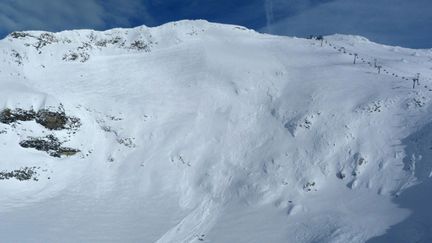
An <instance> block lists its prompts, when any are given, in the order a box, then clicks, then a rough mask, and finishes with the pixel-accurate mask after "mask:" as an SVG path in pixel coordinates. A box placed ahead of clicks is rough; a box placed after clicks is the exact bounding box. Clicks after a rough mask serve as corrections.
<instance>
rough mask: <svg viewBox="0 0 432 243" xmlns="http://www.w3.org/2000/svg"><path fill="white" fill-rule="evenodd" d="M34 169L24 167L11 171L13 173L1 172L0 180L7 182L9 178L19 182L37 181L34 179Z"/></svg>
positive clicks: (35, 173)
mask: <svg viewBox="0 0 432 243" xmlns="http://www.w3.org/2000/svg"><path fill="white" fill-rule="evenodd" d="M35 169H36V167H32V168H30V167H24V168H21V169H19V170H13V171H9V172H8V171H1V172H0V180H9V179H11V178H15V179H17V180H19V181H27V180H31V179H33V180H35V181H37V180H38V179H37V178H36V175H37V172H36V170H35Z"/></svg>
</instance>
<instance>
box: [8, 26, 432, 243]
mask: <svg viewBox="0 0 432 243" xmlns="http://www.w3.org/2000/svg"><path fill="white" fill-rule="evenodd" d="M341 47H344V48H345V49H341ZM0 53H1V56H0V112H1V113H0V121H2V122H0V141H1V143H0V154H1V158H0V172H1V173H0V179H1V180H0V195H2V196H1V197H0V218H1V219H2V220H0V234H1V235H2V237H1V241H4V242H248V243H250V242H365V241H367V240H369V239H372V242H374V241H376V242H419V241H420V242H427V241H428V240H430V239H431V237H432V233H431V231H430V228H431V227H432V216H431V213H429V211H430V210H428V208H427V207H428V206H427V205H428V204H429V205H430V203H431V201H432V200H431V198H430V197H429V196H428V193H429V192H430V191H429V192H428V190H430V189H432V188H431V186H430V184H431V181H430V176H431V172H432V162H431V158H432V157H431V156H432V150H431V146H432V144H431V143H432V130H431V128H430V127H431V122H430V121H431V115H430V114H431V113H430V111H431V108H432V107H431V95H432V89H431V88H432V80H431V78H432V50H410V49H404V48H399V47H388V46H383V45H379V44H376V43H372V42H370V41H368V40H366V39H364V38H361V37H355V36H340V35H335V36H329V37H326V38H325V41H323V43H322V46H321V42H320V41H319V40H306V39H298V38H288V37H278V36H271V35H264V34H259V33H256V32H254V31H251V30H247V29H245V28H242V27H238V26H231V25H219V24H212V23H208V22H205V21H180V22H176V23H170V24H166V25H163V26H160V27H156V28H147V27H137V28H134V29H113V30H109V31H105V32H97V31H92V30H79V31H64V32H60V33H46V32H15V33H12V34H11V35H9V36H8V37H7V38H5V39H3V40H1V41H0ZM354 54H358V58H357V60H356V64H353V60H354ZM374 58H376V59H377V62H378V64H377V65H379V66H382V68H381V70H380V73H379V74H378V70H377V68H375V67H374V65H375V63H374ZM417 73H421V74H420V84H419V85H417V86H416V87H415V88H414V89H413V88H412V85H413V82H412V78H414V77H415V76H416V74H417ZM429 194H430V193H429Z"/></svg>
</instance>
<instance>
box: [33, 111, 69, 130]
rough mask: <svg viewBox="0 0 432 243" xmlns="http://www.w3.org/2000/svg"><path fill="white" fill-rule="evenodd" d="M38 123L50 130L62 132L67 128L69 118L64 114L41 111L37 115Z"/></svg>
mask: <svg viewBox="0 0 432 243" xmlns="http://www.w3.org/2000/svg"><path fill="white" fill-rule="evenodd" d="M36 122H37V123H39V124H41V125H42V126H44V127H45V128H48V129H50V130H61V129H64V128H65V127H66V124H67V122H68V117H67V116H66V114H65V113H64V112H54V111H49V110H45V109H44V110H40V111H39V112H38V113H37V117H36Z"/></svg>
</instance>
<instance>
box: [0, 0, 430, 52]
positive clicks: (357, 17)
mask: <svg viewBox="0 0 432 243" xmlns="http://www.w3.org/2000/svg"><path fill="white" fill-rule="evenodd" d="M180 19H206V20H209V21H212V22H220V23H230V24H238V25H243V26H246V27H249V28H253V29H256V30H258V31H261V32H268V33H273V34H279V35H289V36H300V37H302V36H307V35H309V34H324V35H326V34H333V33H343V34H357V35H363V36H365V37H367V38H369V39H371V40H373V41H376V42H380V43H385V44H390V45H400V46H406V47H412V48H432V0H0V37H4V36H5V35H6V34H8V33H10V32H12V31H15V30H47V31H60V30H65V29H76V28H87V29H88V28H92V29H98V30H103V29H109V28H112V27H133V26H137V25H142V24H145V25H148V26H156V25H160V24H163V23H166V22H170V21H175V20H180Z"/></svg>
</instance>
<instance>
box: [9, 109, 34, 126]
mask: <svg viewBox="0 0 432 243" xmlns="http://www.w3.org/2000/svg"><path fill="white" fill-rule="evenodd" d="M35 118H36V113H35V112H34V111H33V110H28V111H26V110H22V109H15V110H11V109H4V110H3V111H1V112H0V122H1V123H5V124H10V123H13V122H17V121H31V120H34V119H35Z"/></svg>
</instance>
